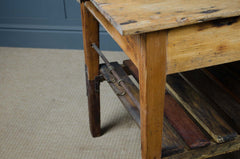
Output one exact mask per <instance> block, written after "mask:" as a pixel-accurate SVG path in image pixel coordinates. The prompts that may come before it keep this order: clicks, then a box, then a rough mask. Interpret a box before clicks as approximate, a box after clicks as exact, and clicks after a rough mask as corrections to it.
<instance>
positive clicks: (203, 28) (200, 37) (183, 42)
mask: <svg viewBox="0 0 240 159" xmlns="http://www.w3.org/2000/svg"><path fill="white" fill-rule="evenodd" d="M228 2H229V1H228ZM239 3H240V1H239ZM239 37H240V17H233V18H227V19H221V20H215V21H211V22H206V23H201V24H196V25H190V26H185V27H180V28H176V29H172V30H170V31H169V32H168V47H167V50H168V53H167V67H168V71H167V73H168V74H171V73H177V72H183V71H188V70H193V69H197V68H203V67H208V66H213V65H217V64H223V63H228V62H233V61H237V60H240V54H239V52H240V38H239Z"/></svg>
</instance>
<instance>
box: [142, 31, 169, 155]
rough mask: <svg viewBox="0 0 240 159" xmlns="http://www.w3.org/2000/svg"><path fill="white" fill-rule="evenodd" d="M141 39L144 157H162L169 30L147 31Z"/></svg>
mask: <svg viewBox="0 0 240 159" xmlns="http://www.w3.org/2000/svg"><path fill="white" fill-rule="evenodd" d="M140 39H141V40H140V42H139V46H141V52H140V55H139V88H140V106H141V110H140V114H141V115H140V116H141V141H142V159H150V158H156V159H159V158H160V156H161V151H160V150H161V146H162V145H161V144H160V143H161V142H162V129H163V114H164V96H165V82H166V68H167V66H166V51H167V49H166V45H167V32H165V31H158V32H153V33H146V34H143V35H141V38H140ZM153 132H154V133H153ZM159 149H160V150H159Z"/></svg>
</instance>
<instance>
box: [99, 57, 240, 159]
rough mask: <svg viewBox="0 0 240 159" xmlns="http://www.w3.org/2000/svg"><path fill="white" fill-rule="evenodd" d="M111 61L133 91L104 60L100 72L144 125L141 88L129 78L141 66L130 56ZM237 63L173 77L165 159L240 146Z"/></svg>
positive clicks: (165, 130) (166, 116) (168, 87)
mask: <svg viewBox="0 0 240 159" xmlns="http://www.w3.org/2000/svg"><path fill="white" fill-rule="evenodd" d="M111 65H112V66H113V68H114V70H115V71H116V72H117V74H118V75H119V77H120V78H121V79H122V80H123V81H124V84H125V85H126V87H127V88H128V90H130V92H131V95H130V96H129V94H127V93H125V91H124V89H123V88H122V87H121V85H119V82H118V81H116V80H114V76H113V75H112V73H111V71H109V69H108V67H107V66H106V65H104V64H103V65H101V67H100V72H101V74H102V75H103V77H104V79H105V80H106V81H108V83H109V85H110V86H111V88H112V89H113V91H114V92H115V94H116V95H117V96H118V98H119V99H120V101H121V102H122V103H123V105H124V107H125V108H126V109H127V111H128V112H129V114H130V115H131V116H132V118H133V119H134V120H135V121H136V123H137V125H138V126H139V127H140V113H139V107H140V106H139V105H136V104H134V102H133V99H132V98H134V100H138V101H139V89H138V87H137V86H136V85H135V84H134V82H133V81H132V80H131V79H130V78H129V75H133V77H134V78H135V79H136V81H138V70H137V68H136V67H135V66H134V64H133V63H132V62H131V61H130V60H127V61H124V65H120V64H118V63H117V62H113V63H111ZM234 65H238V64H236V63H234V64H228V65H224V66H216V67H212V68H205V69H202V70H194V71H190V72H184V73H180V74H173V75H169V76H167V84H166V90H167V92H166V95H165V108H164V127H163V141H162V157H163V158H169V159H170V158H194V159H197V158H209V157H213V156H217V155H221V154H226V153H229V152H233V151H238V150H240V135H239V133H240V131H239V130H240V125H239V122H238V121H240V120H239V118H240V96H238V94H237V93H238V92H240V85H238V86H232V85H234V84H235V85H236V84H238V80H240V78H237V77H238V75H239V77H240V64H239V70H238V69H237V67H236V66H234ZM233 66H234V69H232V68H231V67H233ZM219 67H221V68H219ZM223 67H224V68H225V69H223ZM223 70H224V71H223ZM226 71H228V72H227V74H228V76H226ZM237 71H239V74H238V72H237ZM236 87H238V88H239V90H237V89H236ZM233 88H234V89H233ZM238 98H239V99H238Z"/></svg>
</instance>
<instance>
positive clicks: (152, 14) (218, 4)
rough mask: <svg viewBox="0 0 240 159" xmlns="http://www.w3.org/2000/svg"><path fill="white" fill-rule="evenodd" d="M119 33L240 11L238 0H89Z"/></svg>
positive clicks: (167, 26) (205, 18)
mask: <svg viewBox="0 0 240 159" xmlns="http://www.w3.org/2000/svg"><path fill="white" fill-rule="evenodd" d="M91 1H92V2H93V4H94V5H95V6H96V7H97V8H98V10H99V11H100V12H101V13H102V14H103V15H104V16H105V17H106V19H108V21H110V22H111V23H112V24H113V25H114V26H115V28H116V29H117V30H118V31H119V33H120V34H122V35H127V34H138V33H143V32H151V31H156V30H162V29H168V28H174V27H179V26H184V25H188V24H194V23H200V22H204V21H209V20H213V19H218V18H224V17H232V16H238V15H240V1H239V0H230V1H226V0H201V2H199V0H191V1H187V0H148V1H146V0H121V1H119V0H91Z"/></svg>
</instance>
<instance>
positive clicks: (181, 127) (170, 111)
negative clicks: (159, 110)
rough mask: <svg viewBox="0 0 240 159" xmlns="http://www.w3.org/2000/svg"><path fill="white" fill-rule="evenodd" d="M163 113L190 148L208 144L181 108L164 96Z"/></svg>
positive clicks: (172, 99)
mask: <svg viewBox="0 0 240 159" xmlns="http://www.w3.org/2000/svg"><path fill="white" fill-rule="evenodd" d="M164 113H165V116H166V118H167V119H168V121H169V122H170V124H171V125H172V126H173V127H174V128H175V130H176V131H177V132H178V133H179V134H180V135H181V137H182V138H183V140H184V141H185V142H186V144H187V145H188V146H189V147H190V148H191V149H195V148H199V147H205V146H207V145H209V144H210V142H209V140H208V139H207V138H206V137H205V136H204V134H203V133H202V132H201V130H200V129H199V128H198V127H197V126H196V124H195V123H194V122H193V121H192V120H191V119H190V118H189V117H188V116H187V114H186V113H185V112H184V110H183V109H182V108H181V106H180V105H179V104H178V103H177V102H176V100H175V99H174V98H173V97H172V96H171V95H170V94H168V93H167V94H166V95H165V108H164Z"/></svg>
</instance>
